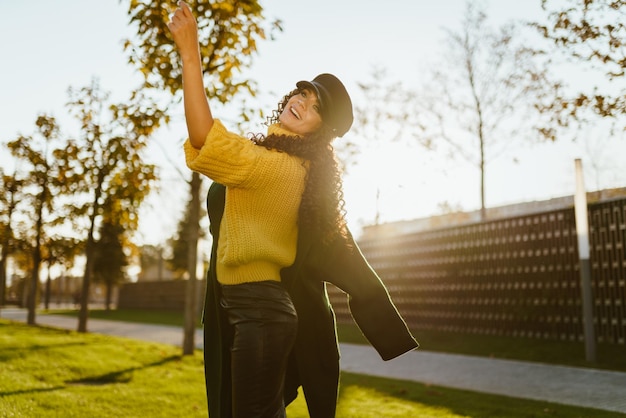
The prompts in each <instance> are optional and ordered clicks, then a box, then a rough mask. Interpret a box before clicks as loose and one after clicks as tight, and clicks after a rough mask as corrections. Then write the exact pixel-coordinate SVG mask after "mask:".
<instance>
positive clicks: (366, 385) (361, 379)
mask: <svg viewBox="0 0 626 418" xmlns="http://www.w3.org/2000/svg"><path fill="white" fill-rule="evenodd" d="M354 387H358V388H361V389H365V390H373V391H376V392H378V393H379V394H381V395H383V396H388V397H391V398H397V399H399V400H401V401H405V402H413V403H416V404H422V405H425V406H428V407H435V408H441V409H442V410H447V411H448V412H449V413H453V414H455V416H457V415H458V416H468V417H509V418H522V417H543V416H545V417H548V416H549V417H580V416H585V417H587V416H589V417H590V416H593V417H596V418H614V417H623V416H624V415H623V414H620V413H617V412H611V411H604V410H598V409H593V408H585V407H577V406H569V405H560V404H554V403H550V402H545V401H536V400H529V399H518V398H512V397H508V396H501V395H493V394H486V393H477V392H472V391H468V390H462V389H452V388H444V387H438V386H432V385H427V384H423V383H416V382H408V381H402V380H392V379H385V378H381V377H374V376H366V375H357V374H351V373H345V372H344V373H342V374H341V386H340V390H339V400H340V401H341V399H342V397H344V398H346V399H348V398H349V397H350V396H353V395H352V394H351V393H350V392H351V390H352V389H353V388H354ZM377 412H380V413H381V414H384V412H385V411H377ZM581 414H582V415H581ZM381 416H382V415H381Z"/></svg>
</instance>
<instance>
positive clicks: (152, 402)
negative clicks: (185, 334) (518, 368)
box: [0, 320, 623, 418]
mask: <svg viewBox="0 0 626 418" xmlns="http://www.w3.org/2000/svg"><path fill="white" fill-rule="evenodd" d="M206 416H207V414H206V399H205V394H204V376H203V366H202V355H201V352H200V351H198V352H196V353H195V354H194V355H193V356H185V357H182V356H181V355H180V348H178V347H174V346H170V345H165V344H156V343H147V342H141V341H137V340H132V339H126V338H119V337H110V336H104V335H98V334H90V333H86V334H83V333H77V332H75V331H64V330H58V329H52V328H46V327H37V326H27V325H25V324H21V323H15V322H10V321H7V320H0V417H28V418H30V417H64V418H65V417H67V418H71V417H81V418H82V417H93V418H96V417H116V418H117V417H146V418H148V417H149V418H158V417H168V418H171V417H185V418H187V417H206ZM288 416H289V418H305V417H307V416H308V414H307V412H306V405H305V403H304V400H303V399H302V396H300V397H299V398H298V399H297V400H296V402H294V403H293V404H292V405H290V406H289V408H288ZM590 416H593V417H598V418H603V417H620V416H623V414H617V413H610V412H604V411H598V410H593V409H587V408H577V407H569V406H561V405H554V404H550V403H546V402H536V401H526V400H519V399H513V398H508V397H502V396H495V395H486V394H478V393H473V392H469V391H462V390H455V389H446V388H441V387H436V386H429V385H423V384H419V383H413V382H406V381H399V380H390V379H383V378H375V377H367V376H360V375H353V374H347V373H343V374H342V376H341V389H340V394H339V402H338V413H337V417H338V418H352V417H353V418H369V417H372V418H374V417H376V418H379V417H401V418H408V417H411V418H414V417H512V418H515V417H565V418H569V417H590Z"/></svg>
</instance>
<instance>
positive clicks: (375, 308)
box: [312, 237, 419, 360]
mask: <svg viewBox="0 0 626 418" xmlns="http://www.w3.org/2000/svg"><path fill="white" fill-rule="evenodd" d="M348 244H349V245H346V243H345V242H344V241H342V240H336V242H335V243H334V244H333V245H331V246H329V247H328V248H325V249H323V250H321V251H320V253H319V254H318V255H317V256H315V257H313V258H312V260H315V264H316V265H315V267H314V268H315V269H316V270H318V272H319V275H320V278H323V280H325V281H327V282H329V283H332V284H334V285H335V286H337V287H339V288H340V289H341V290H343V291H344V292H346V293H347V294H348V298H349V299H348V301H349V306H350V312H351V314H352V317H353V318H354V320H355V322H356V324H357V325H358V327H359V329H360V330H361V332H362V333H363V335H364V336H365V337H366V338H367V340H368V341H369V342H370V343H371V344H372V346H373V347H374V348H375V349H376V350H377V351H378V353H379V355H380V356H381V357H382V359H383V360H390V359H392V358H395V357H397V356H399V355H401V354H404V353H406V352H407V351H410V350H413V349H415V348H417V347H418V346H419V344H418V343H417V341H416V340H415V338H414V337H413V336H412V335H411V332H410V331H409V329H408V327H407V325H406V323H405V321H404V319H403V318H402V316H401V315H400V313H399V312H398V310H397V309H396V306H395V305H394V303H393V301H392V300H391V297H390V296H389V293H388V292H387V288H386V287H385V285H384V284H383V282H382V281H381V280H380V278H379V277H378V275H377V274H376V272H375V271H374V270H373V269H372V267H371V266H370V265H369V263H368V262H367V260H366V259H365V257H364V256H363V254H362V253H361V250H360V249H359V247H358V245H357V244H356V242H355V241H354V240H353V239H352V237H350V238H349V242H348Z"/></svg>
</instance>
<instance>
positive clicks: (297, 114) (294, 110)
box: [289, 106, 302, 120]
mask: <svg viewBox="0 0 626 418" xmlns="http://www.w3.org/2000/svg"><path fill="white" fill-rule="evenodd" d="M289 110H290V111H291V113H292V114H293V115H294V116H295V117H296V118H297V119H298V120H300V119H302V118H301V117H300V114H299V113H298V111H297V110H296V109H295V108H294V107H293V106H291V107H290V108H289Z"/></svg>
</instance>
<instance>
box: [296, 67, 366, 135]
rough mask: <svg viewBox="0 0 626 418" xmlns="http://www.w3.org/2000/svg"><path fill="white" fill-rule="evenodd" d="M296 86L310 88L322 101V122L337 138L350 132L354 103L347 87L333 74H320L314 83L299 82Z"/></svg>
mask: <svg viewBox="0 0 626 418" xmlns="http://www.w3.org/2000/svg"><path fill="white" fill-rule="evenodd" d="M296 86H297V87H298V88H299V89H301V88H305V87H307V88H310V89H311V90H313V91H314V92H315V93H316V94H317V98H318V99H319V101H320V106H321V113H322V120H323V121H324V123H326V124H327V125H328V126H330V127H331V128H332V129H333V130H334V131H335V133H336V134H337V136H339V137H341V136H344V134H345V133H346V132H348V131H349V130H350V127H351V126H352V121H353V120H354V117H353V116H352V101H351V100H350V95H349V94H348V91H347V90H346V88H345V86H344V85H343V83H342V82H341V81H339V79H338V78H337V77H335V76H334V75H332V74H320V75H318V76H317V77H315V78H314V79H313V80H312V81H298V82H297V83H296Z"/></svg>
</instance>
